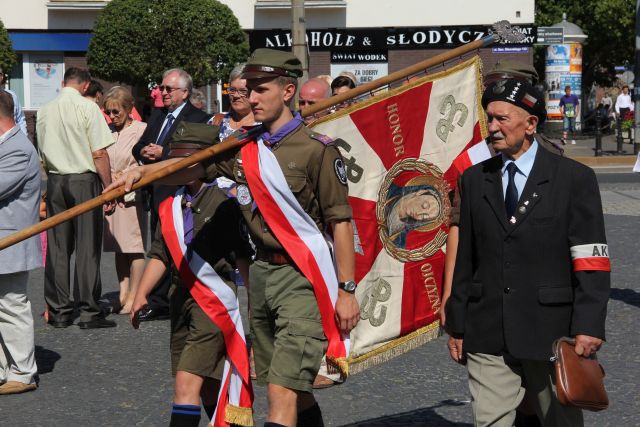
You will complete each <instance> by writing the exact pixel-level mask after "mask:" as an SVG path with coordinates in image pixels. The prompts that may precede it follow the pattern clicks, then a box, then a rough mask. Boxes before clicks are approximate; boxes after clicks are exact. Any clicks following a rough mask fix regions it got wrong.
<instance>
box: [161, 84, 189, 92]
mask: <svg viewBox="0 0 640 427" xmlns="http://www.w3.org/2000/svg"><path fill="white" fill-rule="evenodd" d="M158 89H160V92H164V91H165V90H166V91H167V93H171V92H173V91H176V90H180V89H182V90H184V88H183V87H171V86H164V85H160V86H158Z"/></svg>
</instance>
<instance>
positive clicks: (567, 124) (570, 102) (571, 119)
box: [560, 86, 580, 144]
mask: <svg viewBox="0 0 640 427" xmlns="http://www.w3.org/2000/svg"><path fill="white" fill-rule="evenodd" d="M560 114H562V144H566V143H567V137H568V135H569V132H571V144H575V143H576V117H579V116H580V99H579V98H578V97H577V96H576V95H572V94H571V86H565V87H564V95H563V96H562V98H560Z"/></svg>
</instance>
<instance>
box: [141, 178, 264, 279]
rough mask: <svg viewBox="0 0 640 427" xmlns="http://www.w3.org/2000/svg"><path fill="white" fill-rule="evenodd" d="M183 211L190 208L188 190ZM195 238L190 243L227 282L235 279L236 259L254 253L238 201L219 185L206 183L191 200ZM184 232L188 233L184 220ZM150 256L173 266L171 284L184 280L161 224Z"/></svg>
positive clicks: (248, 256) (157, 229) (150, 250)
mask: <svg viewBox="0 0 640 427" xmlns="http://www.w3.org/2000/svg"><path fill="white" fill-rule="evenodd" d="M182 207H183V210H184V209H185V208H187V197H186V193H185V196H184V197H183V199H182ZM191 212H192V216H193V240H192V241H191V244H190V245H188V246H189V248H190V249H191V250H193V251H195V252H196V253H197V254H198V255H200V257H202V259H204V260H205V261H207V262H208V263H209V264H210V265H211V266H212V267H213V268H214V270H215V271H216V273H218V275H219V276H220V277H221V278H222V279H223V280H224V281H225V282H227V283H229V281H230V280H231V279H232V278H233V272H234V267H233V265H234V264H235V259H236V257H237V258H247V259H249V258H250V257H251V255H252V253H251V247H250V245H249V242H248V240H247V237H246V233H244V232H243V229H244V224H243V223H242V218H241V216H240V213H239V211H238V207H237V205H236V202H235V201H234V200H233V199H229V198H227V196H225V194H224V193H223V192H222V190H220V189H219V188H218V187H217V185H215V184H212V185H207V186H205V187H203V188H201V189H200V191H199V192H198V194H197V195H196V197H195V200H193V202H192V206H191ZM184 231H185V233H188V231H189V230H188V224H187V223H186V221H185V224H184ZM147 256H149V257H150V258H155V259H158V260H160V261H162V262H163V263H164V264H165V265H171V283H172V285H173V286H178V285H180V284H181V283H182V281H181V279H180V276H179V274H178V271H177V270H176V268H175V266H174V265H173V260H172V258H171V255H170V254H169V250H168V249H167V247H166V245H165V243H164V239H163V237H162V227H157V228H156V233H155V237H154V239H153V243H152V244H151V248H150V249H149V253H148V254H147Z"/></svg>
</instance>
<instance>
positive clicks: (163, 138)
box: [132, 68, 211, 322]
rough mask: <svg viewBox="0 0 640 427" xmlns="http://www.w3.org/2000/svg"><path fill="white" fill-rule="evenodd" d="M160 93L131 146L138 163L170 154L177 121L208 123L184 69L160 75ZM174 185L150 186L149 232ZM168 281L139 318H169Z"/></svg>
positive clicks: (173, 69)
mask: <svg viewBox="0 0 640 427" xmlns="http://www.w3.org/2000/svg"><path fill="white" fill-rule="evenodd" d="M159 89H160V93H161V94H162V102H163V103H164V109H163V110H161V111H160V112H159V113H158V114H154V115H152V116H151V119H150V121H149V125H148V126H147V128H146V129H145V131H144V133H143V134H142V137H141V138H140V141H139V142H138V143H137V144H136V145H135V146H134V147H133V149H132V154H133V157H135V158H136V160H138V162H139V163H140V164H148V163H155V162H157V161H159V160H162V159H166V158H167V157H168V155H169V142H170V141H171V135H173V133H174V132H175V130H176V127H177V126H178V123H180V122H182V121H184V122H192V123H207V121H209V118H211V116H210V115H208V114H207V113H205V112H204V111H202V110H200V109H198V108H196V107H194V106H193V104H191V102H190V101H189V97H190V96H191V92H192V91H193V80H192V79H191V76H190V75H189V73H187V72H186V71H184V70H182V69H180V68H172V69H170V70H167V71H165V72H164V74H163V75H162V84H161V85H160V86H159ZM174 191H175V188H174V187H168V186H164V185H153V196H152V206H153V208H152V210H151V234H152V235H153V234H154V233H155V228H156V225H157V224H158V213H157V212H158V206H159V205H160V202H162V200H164V199H165V198H166V197H167V196H169V195H170V194H173V193H174ZM169 286H170V281H169V278H168V276H165V278H164V279H162V280H160V281H159V282H158V285H157V286H156V287H155V288H154V290H153V291H152V293H151V295H149V305H148V307H147V308H146V309H144V310H142V311H141V312H140V316H139V319H140V320H141V321H143V322H144V321H149V320H161V319H168V318H169V298H168V295H167V294H168V292H169Z"/></svg>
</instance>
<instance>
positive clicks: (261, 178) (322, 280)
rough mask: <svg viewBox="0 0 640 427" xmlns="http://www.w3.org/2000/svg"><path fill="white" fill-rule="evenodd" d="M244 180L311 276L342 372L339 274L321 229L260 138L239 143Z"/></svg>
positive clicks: (330, 351)
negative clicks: (337, 306)
mask: <svg viewBox="0 0 640 427" xmlns="http://www.w3.org/2000/svg"><path fill="white" fill-rule="evenodd" d="M241 154H242V162H243V165H244V171H245V176H246V178H247V183H248V184H249V188H250V189H251V194H252V195H253V199H254V200H255V202H256V204H257V205H258V209H260V212H261V213H262V216H263V217H264V219H265V221H266V222H267V225H268V226H269V228H270V229H271V231H272V232H273V233H274V234H275V236H276V238H277V239H278V241H279V242H280V244H282V246H283V247H284V249H285V250H286V251H287V254H289V256H290V257H291V258H292V259H293V261H294V262H295V264H296V266H297V267H298V268H299V269H300V271H301V272H302V274H303V275H304V276H305V277H306V278H307V280H309V281H310V282H311V285H312V286H313V290H314V293H315V295H316V300H317V301H318V308H319V310H320V315H321V317H322V328H323V330H324V334H325V336H326V337H327V340H328V342H329V343H328V348H327V360H328V361H330V362H332V363H333V365H334V366H335V367H336V368H338V369H339V370H340V371H341V372H342V373H343V374H344V375H346V374H347V373H348V372H347V356H348V354H349V338H348V337H344V336H342V334H341V332H340V330H339V329H338V325H337V323H336V320H335V310H334V309H335V305H336V300H337V298H338V278H337V276H336V271H335V267H334V263H333V259H332V257H331V252H330V251H329V246H328V244H327V241H326V240H325V237H324V234H323V233H322V232H321V231H320V230H319V229H318V226H317V225H316V223H315V222H314V221H313V219H311V217H310V216H309V215H308V214H307V213H306V212H305V211H304V209H302V206H300V203H299V202H298V200H297V199H296V198H295V196H294V194H293V193H292V192H291V190H290V189H289V185H288V184H287V181H286V179H285V177H284V174H283V173H282V169H281V168H280V165H279V164H278V160H277V159H276V157H275V155H274V154H273V153H272V152H271V150H270V149H269V148H267V147H266V146H265V144H264V142H263V141H262V140H261V139H259V140H258V141H257V142H254V141H252V142H249V143H247V144H245V145H244V146H243V147H242V149H241Z"/></svg>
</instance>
